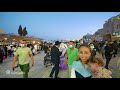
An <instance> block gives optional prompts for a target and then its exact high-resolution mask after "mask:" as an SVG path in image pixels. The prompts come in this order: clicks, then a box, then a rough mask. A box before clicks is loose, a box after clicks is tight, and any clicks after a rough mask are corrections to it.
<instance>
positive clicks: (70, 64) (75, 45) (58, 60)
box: [49, 39, 120, 78]
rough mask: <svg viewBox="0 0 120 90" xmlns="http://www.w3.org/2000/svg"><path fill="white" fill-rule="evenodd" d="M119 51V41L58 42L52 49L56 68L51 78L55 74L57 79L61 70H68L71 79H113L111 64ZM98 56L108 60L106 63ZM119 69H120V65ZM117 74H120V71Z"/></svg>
mask: <svg viewBox="0 0 120 90" xmlns="http://www.w3.org/2000/svg"><path fill="white" fill-rule="evenodd" d="M119 51H120V42H117V41H113V42H108V41H105V42H103V41H101V42H97V41H92V42H88V43H86V42H84V41H83V40H82V39H81V40H79V42H74V41H69V42H67V43H66V42H64V43H63V42H62V43H60V42H59V41H57V42H55V44H54V45H53V47H52V48H51V60H52V62H53V64H54V67H53V68H52V71H51V73H50V75H49V77H53V73H54V72H55V78H57V77H58V74H59V69H63V70H64V69H68V70H69V78H112V77H111V74H112V72H111V71H110V70H109V62H110V60H111V59H112V58H115V57H116V55H117V54H118V52H119ZM96 54H101V55H102V57H103V59H106V63H104V61H103V59H100V58H97V57H96ZM118 61H119V60H118ZM117 66H118V64H117ZM61 67H62V68H61ZM118 67H119V68H120V65H119V66H118ZM117 73H120V70H118V72H117ZM119 75H120V74H119ZM118 77H120V76H118Z"/></svg>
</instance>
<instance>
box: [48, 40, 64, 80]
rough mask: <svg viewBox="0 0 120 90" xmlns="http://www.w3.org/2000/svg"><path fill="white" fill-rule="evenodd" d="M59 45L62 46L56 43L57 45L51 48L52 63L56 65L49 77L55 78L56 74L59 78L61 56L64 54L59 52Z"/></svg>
mask: <svg viewBox="0 0 120 90" xmlns="http://www.w3.org/2000/svg"><path fill="white" fill-rule="evenodd" d="M59 45H60V42H59V41H56V42H55V45H54V46H53V47H52V48H51V61H52V63H53V64H54V67H53V68H52V71H51V73H50V75H49V77H53V73H54V72H55V78H58V74H59V63H60V55H61V54H62V53H61V52H60V51H59Z"/></svg>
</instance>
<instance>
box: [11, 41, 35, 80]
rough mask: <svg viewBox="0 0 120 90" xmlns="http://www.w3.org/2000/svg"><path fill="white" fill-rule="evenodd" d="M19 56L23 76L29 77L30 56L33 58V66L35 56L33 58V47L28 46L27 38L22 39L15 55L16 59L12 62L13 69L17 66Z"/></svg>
mask: <svg viewBox="0 0 120 90" xmlns="http://www.w3.org/2000/svg"><path fill="white" fill-rule="evenodd" d="M17 57H18V58H19V66H20V69H21V71H22V72H23V78H28V72H29V69H30V66H29V63H30V62H29V57H30V58H31V60H32V66H33V65H34V58H33V55H32V52H31V49H30V48H28V47H27V46H26V40H22V44H21V48H18V49H17V51H16V53H15V55H14V59H13V62H12V68H13V70H14V68H15V63H16V60H17Z"/></svg>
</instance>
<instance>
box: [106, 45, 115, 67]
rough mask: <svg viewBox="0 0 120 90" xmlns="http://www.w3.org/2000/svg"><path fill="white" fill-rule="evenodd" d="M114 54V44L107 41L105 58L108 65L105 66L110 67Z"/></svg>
mask: <svg viewBox="0 0 120 90" xmlns="http://www.w3.org/2000/svg"><path fill="white" fill-rule="evenodd" d="M112 54H113V49H112V45H111V44H110V43H107V44H106V46H105V58H106V66H105V68H106V69H108V64H109V62H110V60H111V58H112Z"/></svg>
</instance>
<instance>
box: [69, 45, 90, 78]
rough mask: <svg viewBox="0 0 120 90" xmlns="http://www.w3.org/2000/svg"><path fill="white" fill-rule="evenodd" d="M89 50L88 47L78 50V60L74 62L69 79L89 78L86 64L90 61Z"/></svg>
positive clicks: (82, 46) (83, 46) (84, 46)
mask: <svg viewBox="0 0 120 90" xmlns="http://www.w3.org/2000/svg"><path fill="white" fill-rule="evenodd" d="M91 52H92V51H91V49H90V47H89V46H88V45H81V46H80V48H79V59H78V60H76V61H74V62H73V64H72V69H71V78H91V75H92V74H91V71H90V68H89V67H88V62H89V60H90V59H91Z"/></svg>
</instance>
